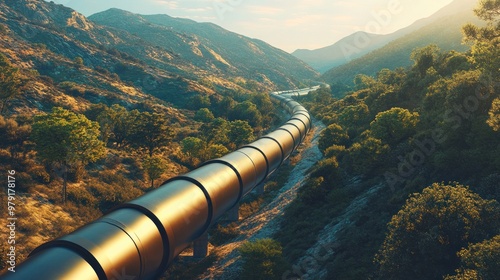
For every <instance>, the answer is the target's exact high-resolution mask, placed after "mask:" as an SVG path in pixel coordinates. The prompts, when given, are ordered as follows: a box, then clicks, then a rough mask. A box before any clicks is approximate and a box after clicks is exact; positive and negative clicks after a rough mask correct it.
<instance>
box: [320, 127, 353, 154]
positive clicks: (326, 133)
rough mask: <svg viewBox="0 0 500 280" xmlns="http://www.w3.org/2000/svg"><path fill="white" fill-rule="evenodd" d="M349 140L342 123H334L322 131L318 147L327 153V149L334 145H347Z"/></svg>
mask: <svg viewBox="0 0 500 280" xmlns="http://www.w3.org/2000/svg"><path fill="white" fill-rule="evenodd" d="M348 141H349V135H347V132H346V131H345V130H344V129H343V128H342V127H341V126H340V125H338V124H335V123H334V124H331V125H329V126H328V127H327V128H326V129H325V130H323V132H321V138H320V139H319V143H318V147H319V149H320V150H321V151H322V152H323V153H325V151H326V149H328V148H329V147H331V146H333V145H339V146H346V145H347V142H348Z"/></svg>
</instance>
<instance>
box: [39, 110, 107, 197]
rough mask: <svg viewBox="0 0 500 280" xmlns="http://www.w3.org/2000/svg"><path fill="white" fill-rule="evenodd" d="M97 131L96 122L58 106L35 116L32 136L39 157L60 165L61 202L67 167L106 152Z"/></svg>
mask: <svg viewBox="0 0 500 280" xmlns="http://www.w3.org/2000/svg"><path fill="white" fill-rule="evenodd" d="M99 133H100V132H99V124H98V123H97V122H93V121H90V120H89V119H87V118H86V117H85V116H84V115H82V114H75V113H73V112H70V111H68V110H65V109H63V108H60V107H56V108H53V109H52V112H51V113H50V114H46V115H39V116H36V117H35V122H34V123H33V126H32V133H31V139H32V140H33V141H34V142H35V144H36V151H37V156H38V157H39V158H40V159H42V160H44V161H46V162H47V163H49V164H61V165H62V167H63V181H64V182H63V201H64V202H66V186H67V170H68V168H69V167H76V166H78V165H79V164H83V165H86V164H88V163H90V162H95V161H97V160H99V159H101V158H103V157H104V156H105V155H106V149H105V146H104V143H103V142H102V141H101V140H99Z"/></svg>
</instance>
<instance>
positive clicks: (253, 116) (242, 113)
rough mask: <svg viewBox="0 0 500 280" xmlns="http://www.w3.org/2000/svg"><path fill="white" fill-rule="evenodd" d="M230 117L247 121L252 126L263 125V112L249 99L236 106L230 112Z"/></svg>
mask: <svg viewBox="0 0 500 280" xmlns="http://www.w3.org/2000/svg"><path fill="white" fill-rule="evenodd" d="M229 119H230V120H243V121H247V122H248V123H249V124H250V125H251V126H252V127H259V126H261V125H262V114H261V113H260V112H259V110H258V109H257V106H256V105H255V104H253V103H252V102H250V101H248V100H247V101H244V102H242V103H239V104H237V105H236V106H234V108H233V109H232V110H231V112H230V113H229Z"/></svg>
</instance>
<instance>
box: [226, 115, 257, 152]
mask: <svg viewBox="0 0 500 280" xmlns="http://www.w3.org/2000/svg"><path fill="white" fill-rule="evenodd" d="M228 138H229V142H230V143H229V146H231V149H236V148H238V147H240V146H241V145H244V144H248V143H250V142H252V141H253V140H254V135H253V128H252V127H251V126H250V124H248V122H247V121H241V120H236V121H232V122H230V123H229V132H228Z"/></svg>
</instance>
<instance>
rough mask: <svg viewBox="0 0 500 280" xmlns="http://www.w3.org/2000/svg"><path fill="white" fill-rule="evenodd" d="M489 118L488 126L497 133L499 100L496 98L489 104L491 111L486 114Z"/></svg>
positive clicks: (499, 119)
mask: <svg viewBox="0 0 500 280" xmlns="http://www.w3.org/2000/svg"><path fill="white" fill-rule="evenodd" d="M488 114H489V116H490V117H489V118H488V121H487V123H488V125H489V126H490V127H491V128H492V129H493V130H494V131H499V130H500V98H496V99H495V100H493V102H492V104H491V109H490V111H489V112H488Z"/></svg>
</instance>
